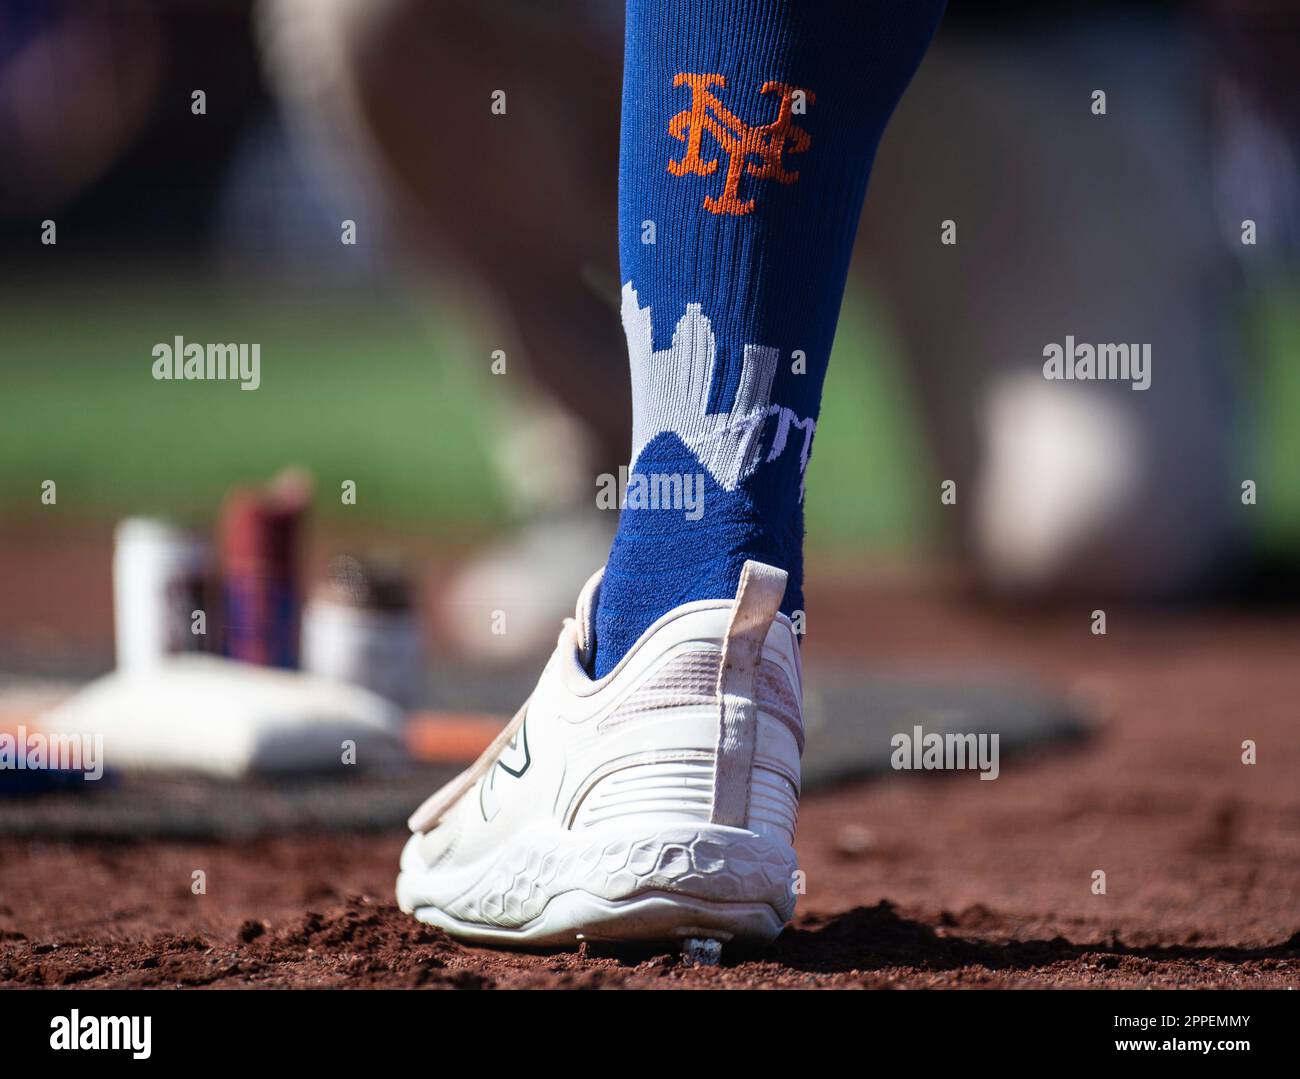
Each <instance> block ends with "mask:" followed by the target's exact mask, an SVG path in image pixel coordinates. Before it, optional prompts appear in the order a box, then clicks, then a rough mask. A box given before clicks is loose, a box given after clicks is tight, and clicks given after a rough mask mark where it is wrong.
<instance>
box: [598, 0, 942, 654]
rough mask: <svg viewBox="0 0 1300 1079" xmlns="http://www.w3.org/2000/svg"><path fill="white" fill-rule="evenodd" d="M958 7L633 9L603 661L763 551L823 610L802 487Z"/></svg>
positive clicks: (668, 4) (870, 2)
mask: <svg viewBox="0 0 1300 1079" xmlns="http://www.w3.org/2000/svg"><path fill="white" fill-rule="evenodd" d="M943 7H944V0H845V2H829V0H819V2H816V3H813V2H808V0H629V2H628V5H627V44H626V52H625V57H624V72H623V129H622V145H621V151H620V159H619V224H618V227H619V253H620V262H621V269H622V278H623V282H624V284H623V299H622V314H623V326H624V329H625V331H626V332H627V340H628V352H629V355H630V360H631V365H632V414H633V436H632V463H631V466H630V475H629V478H628V484H627V494H626V501H625V505H624V507H623V510H622V514H621V516H620V519H619V527H618V534H617V536H616V537H615V540H614V546H613V550H612V551H611V552H610V556H609V562H608V564H607V566H606V569H605V577H604V581H603V583H602V585H601V590H600V597H599V604H598V609H597V613H596V656H595V663H594V674H595V675H596V676H597V677H600V676H603V675H604V674H606V673H608V672H609V671H610V670H611V669H612V668H613V667H614V666H615V665H616V664H617V663H618V661H619V660H620V659H621V658H622V657H623V655H624V654H625V653H626V651H627V650H628V649H629V648H630V647H631V646H632V645H633V644H634V643H635V642H636V640H637V638H638V637H640V635H641V634H642V632H644V631H645V629H646V628H647V627H648V626H650V625H651V624H652V623H653V622H654V621H655V620H656V619H657V618H659V617H660V616H661V615H663V614H665V613H667V612H668V611H670V610H672V609H673V608H674V607H676V606H679V605H680V604H682V603H686V602H689V601H691V600H696V599H719V598H729V597H731V596H733V595H734V594H735V591H736V586H737V584H738V582H739V580H740V571H741V568H742V567H743V565H744V563H745V561H746V559H750V558H754V559H758V560H759V561H762V562H767V563H770V564H772V565H776V566H780V567H781V568H783V569H785V570H787V571H788V572H789V574H790V582H789V586H788V588H787V591H786V595H785V601H784V603H783V605H782V610H783V611H785V612H786V613H787V614H790V613H792V612H794V611H795V610H798V609H800V608H801V607H802V603H803V583H802V577H803V573H802V570H803V486H804V470H805V469H806V467H807V465H808V457H809V453H810V451H811V448H812V441H813V434H814V431H815V429H816V422H817V413H818V408H819V405H820V401H821V392H822V380H823V378H824V376H825V374H826V364H827V360H828V358H829V355H830V348H831V341H832V339H833V337H834V335H835V321H836V318H837V317H838V314H839V308H840V300H841V298H842V296H843V292H844V279H845V275H846V274H847V272H848V264H849V255H850V252H851V250H852V247H853V237H854V233H855V232H856V230H857V222H858V215H859V212H860V210H861V208H862V199H863V196H864V194H865V191H866V186H867V176H868V173H869V172H870V170H871V162H872V158H873V157H874V156H875V152H876V146H877V144H878V143H879V141H880V136H881V133H882V131H883V130H884V127H885V123H886V121H887V120H888V119H889V116H890V114H891V113H892V112H893V109H894V106H895V105H896V104H897V103H898V99H899V97H900V96H901V95H902V93H903V90H904V88H905V87H906V85H907V83H908V81H909V80H910V79H911V77H912V74H913V72H914V71H915V70H916V67H917V65H918V64H919V63H920V60H921V56H922V54H923V53H924V51H925V48H926V46H927V45H928V44H929V41H930V38H931V37H932V35H933V33H934V31H935V28H936V26H937V25H938V21H939V17H940V15H941V14H942V12H943Z"/></svg>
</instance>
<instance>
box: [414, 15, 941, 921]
mask: <svg viewBox="0 0 1300 1079" xmlns="http://www.w3.org/2000/svg"><path fill="white" fill-rule="evenodd" d="M941 8H942V3H941V2H940V0H908V2H905V0H897V2H891V3H880V2H867V3H863V2H858V3H852V4H850V3H843V4H839V3H834V4H832V3H827V4H807V3H803V2H802V0H632V2H631V3H630V4H629V8H628V23H627V50H626V59H625V68H624V109H623V133H622V156H621V161H620V188H621V192H620V218H621V222H620V230H621V241H622V251H623V269H624V285H623V301H622V302H623V322H624V327H625V329H626V331H627V336H628V341H629V348H630V351H631V359H632V381H633V417H634V419H633V422H634V434H633V440H634V446H633V462H634V471H633V475H632V478H631V480H630V481H629V490H628V504H627V507H626V508H625V509H624V512H623V515H622V518H621V525H620V534H619V538H618V540H617V542H616V544H615V547H614V552H613V554H612V556H611V559H610V564H609V566H608V568H607V569H606V570H605V572H604V577H603V580H602V576H601V574H600V573H598V574H596V576H594V577H593V578H592V580H591V581H590V582H589V583H588V585H587V587H586V588H585V589H584V590H583V592H582V595H581V596H580V597H579V599H578V609H577V614H576V617H575V618H574V619H572V620H570V621H569V622H567V623H566V624H565V627H564V630H563V632H562V634H561V637H560V641H559V643H558V645H557V648H556V652H555V655H554V656H553V658H552V660H551V662H550V663H549V664H548V665H547V666H546V669H545V670H544V671H543V673H542V677H541V680H540V681H539V683H538V686H537V689H536V690H535V691H534V692H533V695H532V696H531V697H530V698H529V700H528V702H527V703H526V704H525V705H524V707H523V708H521V709H520V711H519V712H518V714H517V715H516V716H515V718H514V719H513V720H512V721H511V723H510V724H509V725H508V726H507V728H506V730H505V731H503V732H502V734H501V736H500V737H499V738H498V739H497V741H496V742H495V743H494V744H493V745H492V746H491V747H489V749H488V750H487V751H486V752H485V753H484V754H483V756H482V757H480V759H479V760H478V761H477V762H476V763H475V764H474V765H473V766H471V767H470V768H469V769H468V770H466V772H464V773H463V774H462V775H461V776H460V777H458V778H457V779H456V780H454V781H453V782H452V783H450V784H448V786H446V787H445V788H443V789H442V790H441V791H438V792H437V793H435V794H434V795H433V796H432V797H431V798H430V799H429V800H428V801H427V802H426V803H425V804H424V805H423V806H421V807H420V809H418V810H417V811H416V813H415V814H414V815H413V816H412V818H411V821H410V824H411V828H412V831H413V832H414V833H415V834H414V835H413V836H412V838H411V840H410V841H409V842H408V843H407V846H406V849H405V850H404V851H403V853H402V866H401V874H400V876H399V878H398V883H397V895H398V900H399V902H400V904H401V906H402V908H403V909H404V910H407V911H410V912H412V913H414V914H415V915H416V916H417V917H419V918H421V919H422V920H424V921H427V922H431V923H433V924H435V925H438V926H441V927H443V928H444V929H447V930H448V931H449V932H452V933H455V934H458V935H460V936H464V937H468V938H470V939H475V940H488V941H502V942H518V943H532V944H556V943H562V942H565V941H573V940H574V939H593V938H595V939H600V938H607V939H621V940H629V939H632V940H658V939H665V938H672V939H676V938H683V939H687V940H689V939H691V938H697V937H704V938H710V939H712V940H713V941H719V940H730V939H735V938H748V939H753V940H760V941H765V940H771V939H772V938H773V937H775V936H776V934H777V933H779V932H780V930H781V927H782V925H783V924H784V923H785V921H786V920H787V919H788V918H789V917H790V915H791V913H792V912H793V909H794V894H793V887H792V885H793V880H794V873H795V870H796V863H795V856H794V848H793V842H794V828H795V817H796V813H797V806H798V798H799V781H800V778H799V758H800V753H801V751H802V748H803V721H802V705H801V700H802V671H801V665H800V659H799V647H798V643H797V639H796V635H795V632H794V627H793V624H792V621H791V619H790V618H789V617H787V614H785V613H781V608H783V607H784V608H785V609H786V611H789V610H791V609H792V608H793V607H795V606H797V605H798V603H799V595H800V589H799V570H800V544H801V541H802V523H801V514H800V506H801V503H802V487H803V474H804V469H805V466H806V465H807V462H808V452H809V448H810V446H811V442H812V433H813V424H814V422H815V419H816V415H817V404H818V399H819V397H820V394H821V382H822V376H823V375H824V373H825V368H826V358H827V354H828V353H829V350H830V345H831V337H832V336H833V334H834V328H835V319H836V316H837V313H838V309H839V304H840V296H841V291H842V289H843V286H844V277H845V272H846V268H847V263H848V255H849V249H850V247H851V245H852V240H853V233H854V230H855V227H856V223H857V217H858V211H859V209H860V206H861V201H862V195H863V190H864V188H865V186H866V180H867V173H868V171H869V169H870V165H871V159H872V156H873V155H874V153H875V147H876V143H877V141H878V139H879V137H880V133H881V130H882V129H883V127H884V124H885V122H886V120H887V119H888V117H889V113H890V111H891V110H892V108H893V106H894V104H895V102H896V101H897V99H898V97H899V95H900V94H901V93H902V91H903V87H904V86H905V84H906V82H907V80H908V79H909V78H910V77H911V74H912V72H913V70H914V69H915V68H916V65H917V64H918V62H919V61H920V57H921V53H922V52H923V51H924V49H925V46H926V44H927V42H928V41H929V39H930V36H931V34H932V33H933V31H934V27H935V23H936V22H937V19H938V17H939V13H940V10H941ZM643 240H644V241H646V242H643ZM651 241H653V242H651ZM639 480H641V481H644V482H643V483H641V485H640V486H639V487H638V489H637V493H635V494H634V491H633V487H634V486H635V485H637V484H638V481H639ZM647 485H648V486H647ZM701 494H702V498H703V500H702V501H701V498H700V496H701ZM643 496H644V498H643ZM674 499H675V500H676V501H674Z"/></svg>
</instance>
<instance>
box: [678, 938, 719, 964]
mask: <svg viewBox="0 0 1300 1079" xmlns="http://www.w3.org/2000/svg"><path fill="white" fill-rule="evenodd" d="M721 958H722V941H720V940H715V939H714V938H712V937H687V938H686V939H684V940H683V941H682V960H683V961H684V962H685V963H686V965H687V966H688V967H716V966H717V965H718V960H719V959H721Z"/></svg>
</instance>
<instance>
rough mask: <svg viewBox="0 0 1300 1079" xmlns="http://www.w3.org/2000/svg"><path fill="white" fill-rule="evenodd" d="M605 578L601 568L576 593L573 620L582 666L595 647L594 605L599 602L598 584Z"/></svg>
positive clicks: (603, 570)
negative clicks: (576, 624) (574, 620)
mask: <svg viewBox="0 0 1300 1079" xmlns="http://www.w3.org/2000/svg"><path fill="white" fill-rule="evenodd" d="M604 576H605V567H604V566H601V567H600V569H598V570H596V572H595V573H593V574H592V575H591V576H590V577H589V578H588V579H587V583H586V584H584V585H583V586H582V591H581V592H579V593H578V609H577V610H576V611H575V612H574V618H575V619H576V620H577V622H578V650H579V651H580V652H581V654H582V663H583V666H586V665H587V664H588V663H589V662H590V660H591V655H592V652H593V651H594V650H595V647H596V605H597V604H598V603H599V602H600V582H601V578H603V577H604Z"/></svg>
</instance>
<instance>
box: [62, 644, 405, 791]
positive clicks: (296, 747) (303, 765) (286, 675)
mask: <svg viewBox="0 0 1300 1079" xmlns="http://www.w3.org/2000/svg"><path fill="white" fill-rule="evenodd" d="M404 718H405V716H404V713H403V712H402V710H401V709H400V708H398V707H397V706H396V705H394V704H393V703H392V702H390V701H386V700H384V698H382V697H380V696H378V695H377V694H375V693H372V692H370V691H369V690H366V689H362V688H360V687H359V686H351V685H346V684H343V683H341V682H334V681H330V680H328V679H324V678H319V677H316V676H314V675H309V674H303V673H301V672H299V671H286V670H278V669H275V668H271V667H258V666H253V665H251V664H247V663H240V662H237V661H235V660H230V659H223V658H221V657H218V656H204V655H178V656H173V657H168V658H166V659H164V660H162V661H160V662H159V663H158V664H157V665H156V666H154V667H152V668H151V669H146V670H134V671H115V672H114V673H112V674H109V675H105V676H104V677H103V678H100V679H98V680H97V681H95V682H92V683H91V684H90V685H88V686H86V687H85V688H84V689H81V690H80V691H78V692H77V693H76V694H74V695H73V696H72V697H70V698H68V699H67V700H65V701H64V702H62V703H61V704H60V705H58V706H57V707H55V708H54V709H52V710H51V711H49V712H47V713H46V714H45V715H44V716H42V717H41V719H40V724H41V727H42V729H43V730H45V731H47V732H50V733H59V734H80V735H90V736H92V737H93V736H95V735H100V736H102V738H103V759H104V762H105V764H106V766H107V767H108V768H110V769H113V768H116V769H121V770H124V771H151V772H159V771H168V772H201V773H205V774H208V775H212V776H219V777H224V778H232V779H233V778H238V777H240V776H245V775H248V774H250V773H253V772H271V773H287V772H320V771H328V770H335V769H337V770H339V771H342V770H343V769H344V768H346V767H361V768H369V767H375V766H391V765H393V764H396V763H399V762H400V761H402V760H403V759H404V757H405V753H404V750H403V747H402V725H403V721H404Z"/></svg>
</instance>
